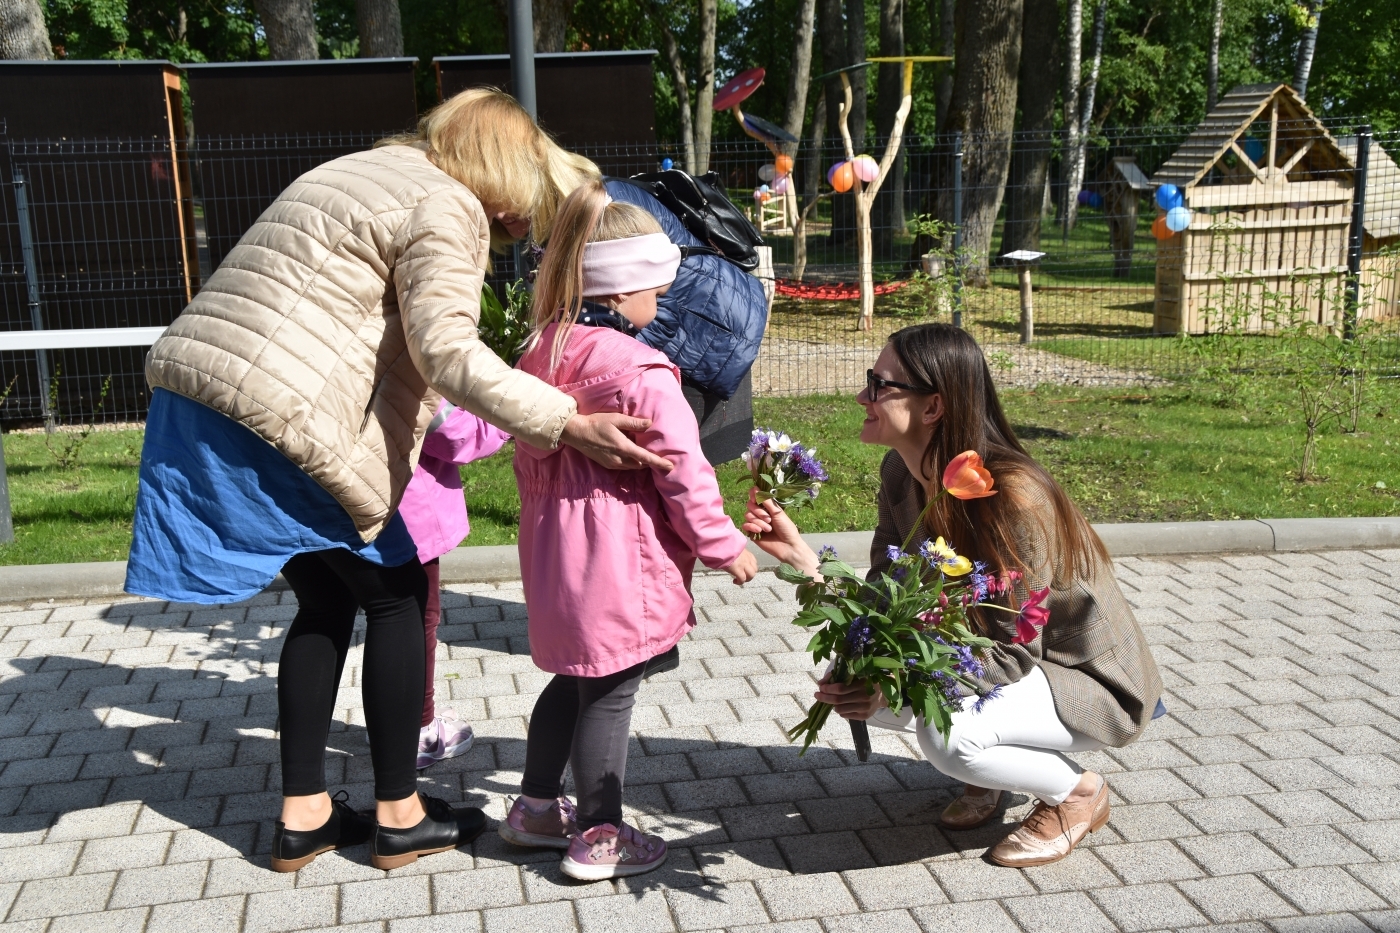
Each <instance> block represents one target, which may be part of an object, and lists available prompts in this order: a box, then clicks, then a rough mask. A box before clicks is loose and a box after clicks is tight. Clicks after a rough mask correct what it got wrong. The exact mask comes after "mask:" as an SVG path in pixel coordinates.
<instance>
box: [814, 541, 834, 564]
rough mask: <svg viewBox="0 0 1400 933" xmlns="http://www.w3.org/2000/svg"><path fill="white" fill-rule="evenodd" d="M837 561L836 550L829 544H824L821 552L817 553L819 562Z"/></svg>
mask: <svg viewBox="0 0 1400 933" xmlns="http://www.w3.org/2000/svg"><path fill="white" fill-rule="evenodd" d="M835 559H836V548H834V547H832V546H831V545H829V544H823V545H822V546H821V550H819V551H817V560H820V561H827V560H835Z"/></svg>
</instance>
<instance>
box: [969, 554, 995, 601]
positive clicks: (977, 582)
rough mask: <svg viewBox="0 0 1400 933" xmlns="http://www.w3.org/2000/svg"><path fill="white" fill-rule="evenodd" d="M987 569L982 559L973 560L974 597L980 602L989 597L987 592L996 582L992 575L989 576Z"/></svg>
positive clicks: (972, 580) (972, 581)
mask: <svg viewBox="0 0 1400 933" xmlns="http://www.w3.org/2000/svg"><path fill="white" fill-rule="evenodd" d="M986 570H987V565H986V564H984V563H982V562H981V561H980V560H975V561H973V562H972V577H971V583H972V598H973V600H974V601H976V602H979V603H980V602H981V601H982V600H984V599H986V598H987V592H988V590H989V589H990V587H991V584H992V583H993V582H994V581H993V580H992V578H991V577H989V576H987V574H986Z"/></svg>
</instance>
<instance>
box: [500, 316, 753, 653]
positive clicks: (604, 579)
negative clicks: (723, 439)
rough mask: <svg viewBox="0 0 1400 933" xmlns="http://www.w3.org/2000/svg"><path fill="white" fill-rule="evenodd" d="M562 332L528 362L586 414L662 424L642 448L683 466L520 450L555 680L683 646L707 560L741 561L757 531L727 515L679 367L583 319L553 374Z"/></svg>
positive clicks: (541, 642)
mask: <svg viewBox="0 0 1400 933" xmlns="http://www.w3.org/2000/svg"><path fill="white" fill-rule="evenodd" d="M556 326H557V325H551V326H550V327H549V328H547V329H546V330H545V332H544V334H543V335H542V339H541V340H540V341H539V344H538V345H537V346H536V347H535V349H533V350H531V351H530V352H529V353H527V354H525V356H524V358H523V359H521V361H520V363H519V364H518V365H519V368H520V369H523V370H524V371H526V372H528V373H533V374H534V375H536V376H539V377H540V378H541V379H543V380H545V381H546V382H549V383H551V384H553V385H555V386H558V387H559V388H560V389H562V390H563V391H564V392H566V393H568V394H569V395H571V396H573V397H574V399H575V400H577V402H578V410H579V413H580V414H593V413H594V412H599V411H616V412H622V413H624V414H628V415H634V416H636V417H638V418H650V419H651V422H652V424H651V428H650V430H648V431H646V432H644V433H642V434H639V435H637V438H636V440H637V443H638V444H640V445H641V446H642V447H645V448H646V449H647V450H650V451H651V452H652V453H655V454H658V455H660V456H663V457H665V458H667V459H668V460H670V461H671V462H672V463H673V464H675V469H673V470H672V471H671V472H670V473H662V472H660V471H659V470H608V469H605V468H604V467H602V466H599V465H598V464H597V463H595V462H593V461H592V460H589V459H588V458H587V457H585V456H584V455H583V454H581V453H579V452H578V451H576V450H574V449H573V448H571V447H564V446H562V445H561V446H560V447H558V448H556V449H554V450H541V449H539V448H537V447H532V446H530V445H528V444H517V445H516V448H515V476H516V479H517V480H518V481H519V483H520V570H521V575H522V577H523V578H524V584H525V603H526V605H527V606H528V607H529V611H530V653H531V655H532V656H533V658H534V661H535V664H536V665H538V666H539V667H540V668H541V669H542V670H545V671H549V672H550V673H552V674H568V675H572V676H577V677H602V676H604V675H607V674H613V673H616V672H617V671H621V670H625V669H626V668H629V667H631V666H632V665H634V664H637V663H639V662H641V661H645V660H647V659H648V658H651V657H654V656H655V655H658V654H661V653H662V652H664V651H666V650H668V649H670V648H671V646H673V645H675V644H676V642H678V641H680V640H681V638H683V637H684V636H685V633H686V632H688V631H690V629H691V628H692V627H694V625H695V612H694V602H693V600H692V599H691V597H690V575H691V571H692V570H693V569H694V566H695V559H696V558H697V557H698V558H699V559H700V560H701V561H702V562H703V563H704V564H705V566H706V567H709V568H711V569H718V568H720V567H727V566H728V565H729V564H731V563H733V562H734V560H735V559H736V558H737V557H738V556H739V552H741V551H743V550H744V546H745V544H746V543H747V539H745V538H744V536H743V534H742V533H741V532H740V531H739V529H738V528H736V527H734V523H733V522H732V521H730V519H729V517H728V516H727V515H725V514H724V503H723V500H722V499H721V497H720V492H719V484H718V482H717V481H716V480H715V471H714V469H713V468H712V467H711V466H710V464H709V461H707V460H706V459H705V456H704V454H702V453H701V452H700V430H699V428H698V427H697V426H696V424H695V415H694V413H693V412H692V411H691V409H690V405H689V404H688V403H687V402H686V400H685V396H684V395H682V394H681V381H680V373H679V371H678V370H677V369H676V367H675V366H673V365H672V364H671V362H670V361H669V360H667V359H666V357H665V356H664V355H662V354H661V353H660V352H658V351H656V350H653V349H651V348H649V347H647V346H646V345H645V344H642V343H641V342H639V341H637V340H635V339H633V338H632V337H628V336H626V335H625V334H621V333H619V332H617V331H615V330H610V329H608V328H605V327H575V328H574V329H573V332H572V333H571V334H570V335H569V343H568V346H567V348H566V349H565V351H564V355H563V359H562V360H560V364H559V367H558V369H557V370H556V371H555V372H553V373H550V372H549V371H548V370H549V357H550V348H551V346H552V345H553V340H554V329H555V327H556Z"/></svg>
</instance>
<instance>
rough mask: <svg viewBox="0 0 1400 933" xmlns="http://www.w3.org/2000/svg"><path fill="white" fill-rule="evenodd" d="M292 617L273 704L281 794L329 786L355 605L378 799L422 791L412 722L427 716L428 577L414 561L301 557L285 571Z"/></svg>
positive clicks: (328, 554) (342, 553)
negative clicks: (330, 736) (277, 715)
mask: <svg viewBox="0 0 1400 933" xmlns="http://www.w3.org/2000/svg"><path fill="white" fill-rule="evenodd" d="M282 576H284V577H286V579H287V582H288V583H289V584H291V587H292V592H294V593H296V597H297V614H296V618H295V619H293V620H292V626H291V628H290V629H289V630H288V631H287V640H286V642H284V643H283V645H282V658H281V662H280V664H279V665H278V669H277V704H278V707H279V709H280V712H281V716H282V793H283V794H285V795H286V796H288V797H300V796H305V795H309V794H319V793H322V792H324V791H325V789H326V735H327V733H328V732H329V731H330V722H331V716H332V714H333V713H334V712H335V696H336V691H337V689H338V688H339V686H340V674H341V671H343V670H344V669H345V656H346V654H347V653H348V652H349V650H350V637H351V634H352V633H353V631H354V628H355V611H356V610H357V609H360V608H363V609H364V611H365V620H366V622H367V630H366V633H365V660H364V672H363V681H364V687H363V691H364V693H363V696H364V704H365V725H366V727H367V728H368V730H369V740H370V755H371V759H372V761H373V762H374V797H375V799H376V800H402V799H404V798H405V797H408V796H411V795H412V794H413V793H415V792H416V791H417V789H418V773H417V770H416V768H417V755H418V720H419V717H420V715H421V714H422V712H423V676H424V661H423V607H424V605H425V604H426V603H427V600H428V577H427V575H426V574H425V573H424V572H423V565H422V564H420V563H418V558H416V557H415V558H414V559H413V560H411V561H409V562H408V563H406V564H403V565H402V566H399V567H381V566H380V565H378V564H372V563H370V562H369V561H367V560H365V559H364V558H362V557H356V556H355V555H354V554H351V553H350V552H349V551H347V550H344V549H343V548H333V549H331V550H328V551H312V552H309V553H306V554H298V555H297V556H296V557H293V558H292V559H291V560H289V561H287V565H286V566H285V567H283V568H282Z"/></svg>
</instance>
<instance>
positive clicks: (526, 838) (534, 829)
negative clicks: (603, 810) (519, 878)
mask: <svg viewBox="0 0 1400 933" xmlns="http://www.w3.org/2000/svg"><path fill="white" fill-rule="evenodd" d="M506 800H507V801H509V803H510V813H509V814H507V816H506V821H505V822H504V823H502V824H501V826H500V829H499V830H498V832H500V834H501V838H502V839H504V840H505V841H506V842H513V843H515V844H516V845H518V846H541V847H544V848H549V849H567V848H568V847H569V837H570V836H572V835H573V834H574V833H576V832H578V824H577V823H575V822H574V805H573V802H572V801H570V800H569V798H568V797H560V798H559V799H558V800H556V801H554V803H553V804H551V805H550V806H547V807H545V808H544V809H543V810H535V809H533V808H532V807H531V806H530V805H529V804H527V803H526V802H525V801H524V800H521V799H520V798H519V797H507V798H506Z"/></svg>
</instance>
